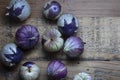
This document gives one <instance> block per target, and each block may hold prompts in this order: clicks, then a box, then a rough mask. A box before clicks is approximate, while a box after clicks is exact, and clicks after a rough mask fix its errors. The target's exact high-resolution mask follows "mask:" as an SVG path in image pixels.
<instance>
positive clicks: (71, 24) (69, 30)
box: [57, 14, 79, 37]
mask: <svg viewBox="0 0 120 80" xmlns="http://www.w3.org/2000/svg"><path fill="white" fill-rule="evenodd" d="M57 25H58V29H59V31H60V32H61V33H62V35H63V36H64V37H69V36H72V35H73V34H74V33H76V32H77V29H78V26H79V25H78V19H77V18H76V17H75V16H74V15H72V14H63V15H61V16H60V17H59V19H58V22H57Z"/></svg>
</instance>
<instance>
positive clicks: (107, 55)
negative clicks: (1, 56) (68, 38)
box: [0, 0, 120, 80]
mask: <svg viewBox="0 0 120 80" xmlns="http://www.w3.org/2000/svg"><path fill="white" fill-rule="evenodd" d="M46 1H47V0H28V2H29V3H30V5H31V8H32V14H31V16H30V18H29V19H27V20H26V21H24V22H20V23H16V22H13V21H12V20H9V19H7V18H6V17H5V16H4V15H5V11H6V9H5V7H6V6H7V5H8V4H9V2H10V0H0V8H1V9H0V34H1V35H0V49H1V48H2V46H3V45H5V44H6V43H10V42H14V39H15V32H16V30H17V29H18V28H19V27H20V26H21V25H22V24H31V25H34V26H36V27H37V28H38V29H39V32H40V35H41V36H42V34H43V33H44V31H45V30H46V29H50V28H57V26H56V22H51V21H47V20H46V19H44V17H42V14H41V13H42V7H43V5H44V3H45V2H46ZM57 1H58V2H60V3H61V5H62V7H63V12H64V13H72V14H74V15H76V16H77V17H78V19H79V23H80V27H79V30H78V34H77V35H78V36H79V37H81V38H82V39H83V41H84V42H86V44H85V51H84V53H83V54H82V56H81V57H80V59H79V60H77V61H69V60H68V59H67V58H66V56H65V55H64V54H61V52H60V53H58V55H57V56H52V57H47V56H45V54H47V53H45V52H43V51H42V49H41V44H40V41H41V38H40V41H39V43H38V45H37V46H36V47H35V48H34V49H33V50H31V51H25V52H24V53H25V56H24V59H23V60H22V61H21V63H20V64H19V65H18V66H16V67H15V68H13V69H9V70H8V69H6V68H5V67H3V66H2V65H1V64H0V80H20V79H19V76H18V71H19V67H20V65H21V64H22V63H24V62H25V61H34V62H35V63H36V64H37V65H38V66H39V67H40V68H41V74H40V78H39V79H38V80H48V79H47V76H46V67H47V64H48V62H49V61H50V60H51V59H60V60H62V62H63V63H65V64H66V66H67V67H68V75H67V80H72V78H73V76H74V75H75V74H77V73H78V72H82V71H84V72H88V73H89V74H90V75H91V76H92V78H93V80H120V17H119V16H120V0H57Z"/></svg>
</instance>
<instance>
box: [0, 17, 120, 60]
mask: <svg viewBox="0 0 120 80" xmlns="http://www.w3.org/2000/svg"><path fill="white" fill-rule="evenodd" d="M79 23H80V27H79V29H78V34H77V36H79V37H81V38H82V39H83V41H84V42H86V44H85V50H84V53H83V54H82V56H81V59H83V60H120V34H119V32H120V27H119V25H120V18H117V17H114V18H113V17H108V18H97V17H96V18H95V17H94V18H93V17H81V18H79ZM22 24H31V25H34V26H36V27H37V28H38V29H39V32H40V35H41V37H42V35H43V33H44V31H45V30H47V29H50V28H57V26H56V23H52V22H49V21H46V20H44V19H40V18H32V19H28V20H27V21H26V22H24V23H21V24H16V23H12V22H11V21H8V20H6V21H5V22H4V23H1V24H0V34H2V35H1V36H0V48H1V47H2V46H3V45H5V44H6V43H9V42H14V40H15V32H16V30H17V29H18V28H19V27H20V25H22ZM41 37H40V40H39V43H38V45H37V46H36V47H35V48H34V49H32V50H31V51H28V52H25V54H26V53H29V54H26V56H25V58H26V59H47V57H45V54H49V53H45V52H43V51H42V45H41ZM56 54H57V53H56ZM55 58H59V59H66V56H65V54H64V53H63V52H62V50H61V52H59V53H58V55H57V56H55Z"/></svg>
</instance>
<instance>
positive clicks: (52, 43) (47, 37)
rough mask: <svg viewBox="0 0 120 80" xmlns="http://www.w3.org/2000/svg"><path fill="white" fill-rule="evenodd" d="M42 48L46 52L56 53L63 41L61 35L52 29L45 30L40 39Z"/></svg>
mask: <svg viewBox="0 0 120 80" xmlns="http://www.w3.org/2000/svg"><path fill="white" fill-rule="evenodd" d="M42 44H43V48H44V49H45V50H46V51H48V52H57V51H59V50H61V49H62V47H63V44H64V40H63V39H62V38H61V33H60V32H59V31H58V30H57V29H55V28H53V29H50V30H47V31H46V32H45V33H44V35H43V37H42Z"/></svg>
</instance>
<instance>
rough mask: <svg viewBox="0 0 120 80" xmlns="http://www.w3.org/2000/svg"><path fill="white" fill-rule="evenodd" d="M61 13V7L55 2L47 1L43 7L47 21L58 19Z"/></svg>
mask: <svg viewBox="0 0 120 80" xmlns="http://www.w3.org/2000/svg"><path fill="white" fill-rule="evenodd" d="M61 12H62V11H61V5H60V4H59V3H58V2H57V1H48V2H46V4H45V5H44V9H43V14H44V16H45V17H46V18H48V19H51V20H56V19H58V17H59V16H60V14H61Z"/></svg>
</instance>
